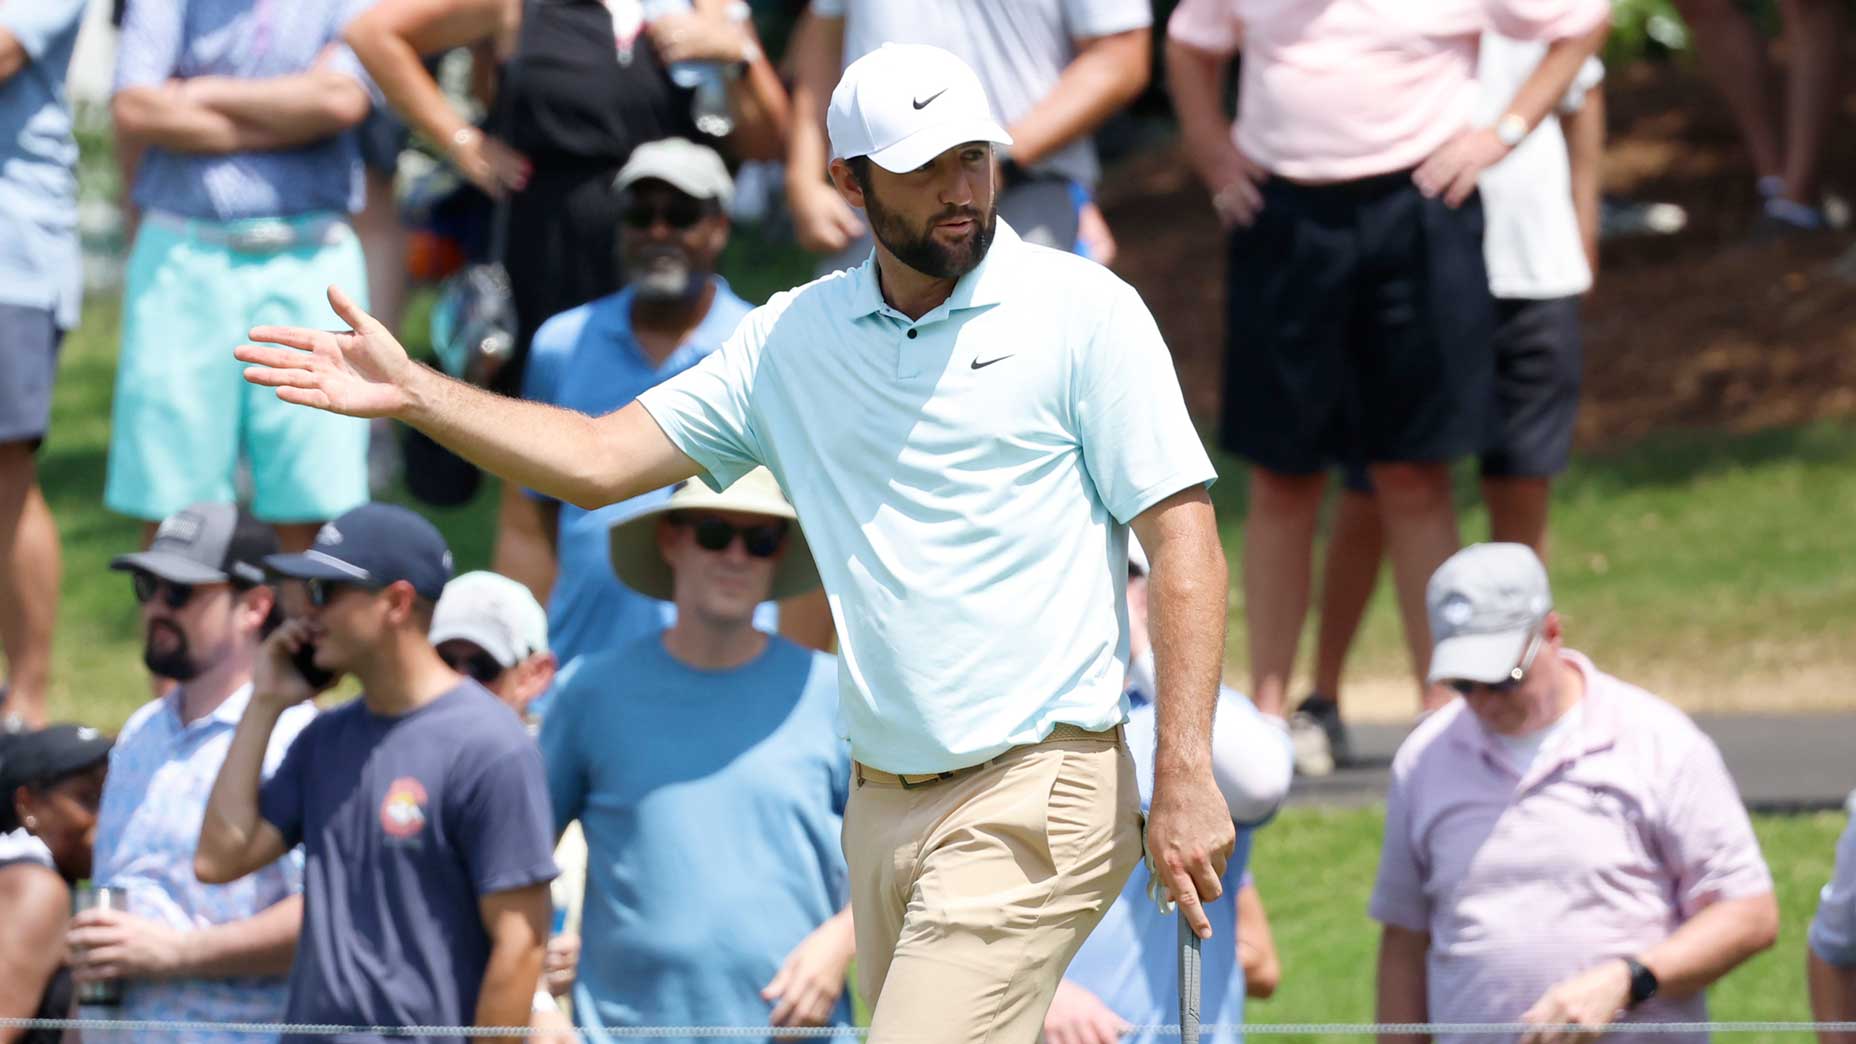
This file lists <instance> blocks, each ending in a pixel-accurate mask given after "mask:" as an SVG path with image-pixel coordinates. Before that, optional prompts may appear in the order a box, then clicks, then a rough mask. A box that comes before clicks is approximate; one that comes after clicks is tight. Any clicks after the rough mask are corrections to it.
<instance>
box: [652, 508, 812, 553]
mask: <svg viewBox="0 0 1856 1044" xmlns="http://www.w3.org/2000/svg"><path fill="white" fill-rule="evenodd" d="M673 521H675V522H676V523H677V524H678V525H681V526H689V527H691V528H693V529H694V530H695V531H696V546H697V547H700V548H702V549H703V550H704V551H726V550H728V545H730V544H732V543H734V542H735V537H736V536H737V535H739V536H740V537H741V546H742V548H743V549H744V550H746V551H747V553H748V554H750V555H753V556H754V557H755V558H772V557H773V556H774V555H776V554H778V553H779V551H780V545H781V544H782V543H784V542H785V541H786V523H785V522H783V521H782V522H765V523H762V524H760V525H756V526H737V525H735V524H734V523H732V522H724V521H722V520H721V519H719V518H716V517H715V516H714V515H705V516H703V517H702V518H696V519H690V518H678V519H674V520H673Z"/></svg>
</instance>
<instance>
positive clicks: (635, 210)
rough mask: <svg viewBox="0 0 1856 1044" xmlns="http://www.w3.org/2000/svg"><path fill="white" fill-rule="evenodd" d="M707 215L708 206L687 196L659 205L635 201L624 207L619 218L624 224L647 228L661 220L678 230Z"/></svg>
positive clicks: (689, 227)
mask: <svg viewBox="0 0 1856 1044" xmlns="http://www.w3.org/2000/svg"><path fill="white" fill-rule="evenodd" d="M708 216H709V208H708V206H707V205H706V204H704V203H703V201H702V200H699V199H691V198H689V197H688V196H683V197H680V198H672V199H670V200H669V201H668V202H666V203H664V204H663V205H661V206H653V205H651V204H649V203H644V202H635V203H632V204H631V205H630V206H628V207H626V208H625V212H624V214H623V215H621V217H620V220H622V221H624V222H625V224H626V226H627V227H629V228H635V229H648V228H650V227H651V226H653V225H655V224H657V223H658V222H659V221H662V222H663V223H664V224H666V225H669V226H670V227H671V228H674V229H676V230H677V231H679V232H682V231H686V230H688V229H692V228H695V227H696V224H697V222H699V221H701V220H702V219H703V218H705V217H708Z"/></svg>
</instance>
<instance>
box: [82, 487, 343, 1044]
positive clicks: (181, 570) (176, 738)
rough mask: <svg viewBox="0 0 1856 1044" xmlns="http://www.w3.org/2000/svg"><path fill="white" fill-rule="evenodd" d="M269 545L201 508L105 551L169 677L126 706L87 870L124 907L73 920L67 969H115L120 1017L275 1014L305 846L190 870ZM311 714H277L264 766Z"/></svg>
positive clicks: (258, 613)
mask: <svg viewBox="0 0 1856 1044" xmlns="http://www.w3.org/2000/svg"><path fill="white" fill-rule="evenodd" d="M276 550H277V536H276V534H275V533H274V532H273V531H272V530H271V528H270V527H269V526H266V525H265V524H264V523H262V522H259V521H258V520H257V519H256V518H254V517H252V516H251V515H250V514H248V513H246V512H245V511H244V510H242V509H240V508H238V507H235V506H233V505H231V504H196V505H194V506H193V507H190V508H187V509H186V510H184V511H180V512H178V513H176V514H174V515H172V516H169V517H168V518H167V519H165V520H164V521H163V522H162V523H161V527H160V529H159V530H158V531H157V534H156V536H155V541H154V544H153V545H151V546H150V547H149V549H148V550H146V551H141V552H137V553H135V554H128V555H119V556H118V557H116V558H115V559H114V560H112V561H111V562H110V568H112V569H116V570H121V571H125V572H128V573H130V574H132V576H133V578H134V589H135V598H136V601H137V602H138V603H140V604H141V617H142V628H143V632H144V643H145V644H144V651H143V654H142V659H143V662H144V663H145V664H146V665H147V666H148V668H149V670H151V671H153V672H154V673H155V674H156V675H158V676H160V677H163V678H173V679H175V680H176V681H177V682H178V683H179V684H178V685H177V686H176V687H175V688H173V689H171V690H169V692H168V693H167V694H166V695H165V696H162V697H159V698H157V699H155V700H153V701H152V702H150V703H147V704H145V705H143V706H142V708H141V709H140V710H138V711H136V712H135V714H133V715H131V716H130V718H129V721H128V724H126V725H124V726H123V728H122V732H121V733H120V734H119V735H118V736H117V738H116V746H115V749H114V750H112V751H111V753H110V774H109V782H108V783H107V784H106V785H105V786H104V788H103V803H102V808H101V810H100V811H99V813H98V816H97V843H96V858H95V871H94V873H93V875H92V876H93V877H94V878H95V879H96V880H97V881H98V883H100V884H103V885H107V886H109V887H111V888H114V889H116V890H117V891H118V892H119V893H120V894H121V895H122V897H123V900H124V903H125V904H126V905H125V906H124V907H122V908H117V909H112V910H93V911H89V912H86V913H82V914H79V915H78V916H77V917H75V918H73V919H72V922H71V933H70V937H69V938H70V947H71V952H72V954H73V955H74V956H73V958H72V968H73V971H74V972H75V973H76V976H77V979H78V981H79V982H86V981H91V980H98V979H122V980H125V981H124V982H123V990H122V998H123V1000H122V1007H121V1008H120V1009H119V1010H118V1011H117V1012H115V1013H114V1014H116V1015H118V1016H120V1017H122V1018H127V1019H139V1020H150V1021H154V1022H162V1021H169V1022H172V1021H203V1022H275V1021H277V1020H278V1019H279V1018H280V1017H282V1015H283V1013H284V994H285V981H284V976H285V974H286V973H287V972H288V971H289V970H290V963H291V959H292V957H293V955H294V954H295V952H296V940H297V930H298V928H299V927H300V925H301V923H302V917H303V901H302V898H301V895H302V891H303V858H302V854H301V853H300V852H295V851H293V852H290V853H287V854H285V855H284V856H283V857H282V858H280V859H278V860H277V861H276V862H273V863H271V864H270V865H268V866H265V867H264V868H262V869H260V870H258V871H257V872H256V873H254V874H253V875H251V876H250V877H248V878H246V879H245V880H243V881H240V882H239V883H237V884H235V885H231V886H228V887H209V886H206V885H202V884H201V883H200V881H199V880H198V879H197V878H196V877H195V876H194V873H193V850H194V844H195V842H197V841H198V840H199V837H200V820H201V817H202V816H204V815H205V813H206V799H207V794H208V790H209V788H210V787H211V786H212V780H213V777H214V776H215V775H217V774H218V771H219V766H220V763H221V762H223V761H224V760H225V757H226V751H227V748H228V747H230V746H231V743H232V733H233V730H234V729H235V728H237V726H238V722H239V719H240V718H241V717H243V716H244V713H245V708H246V707H247V705H249V704H250V702H251V675H252V664H253V662H254V661H255V660H256V658H257V655H258V649H259V646H260V644H261V643H262V642H263V640H264V637H265V635H267V634H269V633H270V630H271V629H272V628H273V627H274V626H275V625H276V623H277V619H278V617H277V605H276V600H277V596H276V592H275V591H274V590H273V589H272V588H271V587H269V586H268V585H266V584H265V582H264V581H265V577H264V570H263V560H264V556H266V555H268V554H273V553H275V552H276ZM315 716H316V712H315V708H314V707H312V706H308V705H299V706H295V707H292V708H290V709H289V710H288V711H286V712H285V713H284V715H283V717H282V718H281V719H280V720H279V722H278V725H277V729H276V731H275V732H273V733H272V735H271V742H270V746H269V747H268V748H267V749H266V751H265V753H264V765H263V771H264V773H265V774H266V775H269V774H271V773H272V772H275V771H276V768H277V766H278V764H280V763H281V762H282V761H283V757H284V751H285V750H287V749H289V746H290V741H291V740H293V739H295V738H296V735H297V733H299V732H301V731H302V730H303V727H304V726H306V725H308V724H309V722H310V720H311V719H313V718H314V717H315ZM191 1039H194V1040H198V1041H202V1042H208V1044H212V1042H221V1041H223V1042H238V1041H257V1040H275V1039H276V1037H275V1035H274V1034H273V1035H271V1036H269V1037H264V1036H254V1035H251V1034H240V1033H202V1034H196V1035H194V1036H193V1037H192V1038H191Z"/></svg>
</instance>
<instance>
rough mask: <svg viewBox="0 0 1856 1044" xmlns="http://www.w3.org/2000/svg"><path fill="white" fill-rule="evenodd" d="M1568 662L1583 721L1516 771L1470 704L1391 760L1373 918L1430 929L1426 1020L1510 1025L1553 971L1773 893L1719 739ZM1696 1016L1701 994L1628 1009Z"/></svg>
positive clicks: (1562, 972)
mask: <svg viewBox="0 0 1856 1044" xmlns="http://www.w3.org/2000/svg"><path fill="white" fill-rule="evenodd" d="M1565 657H1566V661H1567V663H1568V664H1570V665H1571V666H1572V667H1573V668H1575V669H1577V670H1578V671H1579V672H1580V673H1581V674H1583V675H1584V676H1585V681H1586V690H1585V704H1584V706H1585V711H1584V718H1583V721H1582V722H1581V723H1580V725H1579V728H1578V730H1577V731H1576V732H1573V733H1570V734H1569V736H1568V737H1567V739H1566V741H1564V742H1562V743H1560V744H1559V745H1558V746H1556V747H1554V748H1553V749H1549V750H1545V751H1542V752H1541V755H1540V757H1539V758H1538V759H1536V760H1535V762H1534V766H1533V768H1532V769H1530V770H1529V771H1528V773H1527V775H1526V777H1525V778H1517V777H1516V776H1515V774H1514V771H1513V769H1511V768H1510V767H1509V760H1508V757H1507V752H1506V750H1505V749H1504V748H1503V747H1502V745H1501V743H1500V742H1499V740H1497V739H1496V738H1495V737H1494V735H1493V734H1491V733H1489V732H1488V731H1487V730H1485V729H1484V728H1483V727H1482V724H1481V722H1480V721H1479V720H1477V718H1476V716H1475V715H1474V714H1473V713H1471V712H1470V710H1469V707H1468V706H1467V705H1466V704H1465V703H1464V702H1463V701H1462V700H1456V701H1454V702H1452V703H1450V704H1449V705H1448V706H1446V707H1444V708H1443V709H1441V710H1439V711H1438V712H1437V713H1435V714H1433V715H1432V716H1431V717H1430V718H1429V719H1428V720H1426V721H1425V722H1423V723H1422V724H1421V725H1419V726H1418V728H1417V729H1416V731H1414V732H1413V733H1412V734H1411V736H1410V738H1408V739H1407V740H1406V741H1405V743H1404V745H1403V746H1402V747H1400V748H1399V752H1398V756H1397V757H1396V758H1395V759H1393V762H1392V786H1391V791H1390V794H1389V795H1388V797H1387V804H1386V837H1385V845H1384V847H1383V849H1382V850H1381V853H1380V860H1379V880H1378V882H1377V884H1376V885H1375V886H1374V889H1373V898H1372V903H1371V908H1370V912H1371V914H1372V916H1373V918H1374V919H1375V920H1378V921H1381V922H1383V923H1385V924H1390V925H1397V926H1399V927H1401V928H1406V929H1410V930H1412V931H1419V932H1429V933H1430V936H1431V949H1430V957H1429V962H1428V969H1427V970H1428V982H1429V991H1430V998H1429V1000H1430V1017H1431V1019H1432V1020H1434V1021H1437V1022H1512V1021H1515V1020H1517V1019H1519V1018H1520V1016H1521V1014H1522V1013H1523V1012H1525V1011H1526V1010H1527V1009H1528V1008H1530V1007H1532V1006H1533V1004H1534V1002H1535V1001H1536V1000H1538V999H1539V998H1540V996H1541V994H1543V993H1545V992H1546V991H1547V989H1548V988H1549V987H1551V986H1553V985H1554V984H1555V983H1557V982H1559V981H1561V980H1562V979H1565V978H1568V977H1569V976H1571V975H1574V974H1576V973H1578V972H1580V971H1583V970H1585V969H1586V968H1589V967H1592V966H1593V965H1595V964H1598V963H1600V962H1601V961H1605V960H1608V959H1611V958H1615V957H1627V956H1631V955H1634V954H1636V953H1639V952H1641V951H1643V950H1644V949H1647V948H1648V947H1650V946H1651V945H1653V944H1655V943H1657V942H1660V941H1662V940H1663V939H1664V938H1666V937H1667V936H1668V935H1669V934H1670V933H1671V932H1672V931H1674V929H1675V928H1676V926H1677V925H1679V924H1680V923H1681V922H1682V921H1684V920H1685V919H1687V918H1689V917H1692V916H1694V914H1695V913H1697V912H1698V911H1700V910H1701V909H1703V908H1704V907H1706V906H1708V905H1709V904H1711V903H1715V902H1719V901H1722V900H1727V899H1739V898H1744V897H1747V896H1754V895H1761V894H1764V893H1767V892H1770V891H1772V875H1771V874H1770V873H1769V872H1768V871H1767V869H1766V863H1765V860H1764V858H1762V857H1761V855H1760V852H1759V842H1758V841H1757V840H1756V839H1755V838H1754V836H1753V826H1752V823H1751V822H1750V821H1749V820H1748V818H1747V814H1746V808H1745V806H1744V805H1743V804H1742V803H1741V800H1740V793H1739V791H1738V790H1737V789H1736V788H1735V787H1734V782H1733V779H1732V778H1731V777H1730V776H1729V775H1728V774H1727V767H1726V765H1725V764H1723V763H1722V761H1721V755H1720V751H1719V750H1717V749H1716V748H1715V746H1714V742H1713V741H1712V740H1710V739H1709V738H1708V737H1707V736H1706V735H1705V734H1703V733H1702V731H1701V730H1700V729H1698V728H1696V727H1695V724H1694V722H1692V721H1690V720H1689V719H1688V716H1687V715H1685V714H1683V713H1682V712H1681V711H1679V710H1677V709H1676V708H1674V707H1672V706H1670V705H1669V704H1668V703H1666V702H1664V701H1663V700H1660V699H1658V698H1657V697H1655V696H1652V695H1650V694H1649V693H1647V692H1645V691H1643V690H1642V689H1639V688H1637V687H1636V686H1634V685H1629V684H1626V683H1624V682H1622V681H1619V680H1618V679H1616V678H1613V677H1611V676H1610V675H1608V674H1603V673H1601V672H1599V671H1598V670H1597V669H1596V668H1594V667H1593V666H1592V664H1591V661H1589V660H1587V659H1586V658H1585V657H1584V656H1581V655H1579V654H1578V653H1572V652H1568V653H1566V654H1565ZM1706 1018H1707V1004H1706V1000H1705V998H1704V997H1703V996H1701V995H1696V996H1694V997H1690V998H1687V999H1684V1000H1677V999H1671V998H1660V997H1659V998H1657V999H1654V1000H1652V1001H1649V1002H1648V1003H1646V1004H1644V1005H1643V1006H1642V1007H1640V1008H1638V1009H1637V1010H1636V1011H1634V1012H1632V1013H1630V1015H1629V1016H1627V1017H1625V1019H1624V1020H1622V1021H1631V1020H1636V1021H1702V1020H1705V1019H1706ZM1638 1036H1639V1037H1641V1038H1642V1039H1644V1040H1646V1041H1656V1042H1660V1044H1671V1042H1672V1041H1674V1040H1678V1039H1691V1040H1706V1039H1707V1037H1706V1035H1705V1034H1695V1035H1692V1036H1690V1037H1686V1038H1684V1037H1671V1036H1670V1035H1667V1034H1660V1035H1656V1036H1650V1035H1647V1034H1640V1035H1638ZM1439 1039H1440V1040H1466V1039H1470V1038H1468V1037H1466V1036H1461V1035H1458V1036H1451V1035H1443V1036H1440V1037H1439ZM1605 1039H1606V1040H1607V1041H1619V1040H1630V1039H1633V1038H1632V1035H1631V1034H1618V1033H1608V1034H1606V1036H1605Z"/></svg>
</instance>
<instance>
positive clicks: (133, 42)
mask: <svg viewBox="0 0 1856 1044" xmlns="http://www.w3.org/2000/svg"><path fill="white" fill-rule="evenodd" d="M9 6H12V5H9ZM185 16H186V5H184V4H177V3H174V2H173V0H129V3H128V6H127V7H126V8H125V9H124V10H123V17H122V32H121V33H119V34H117V37H116V90H119V91H120V90H124V89H126V88H130V87H156V86H159V85H161V84H163V83H166V82H167V81H168V80H169V79H171V78H172V77H173V76H174V70H175V69H176V68H178V67H179V65H180V49H181V28H182V26H181V22H182V19H183V18H184V17H185Z"/></svg>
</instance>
